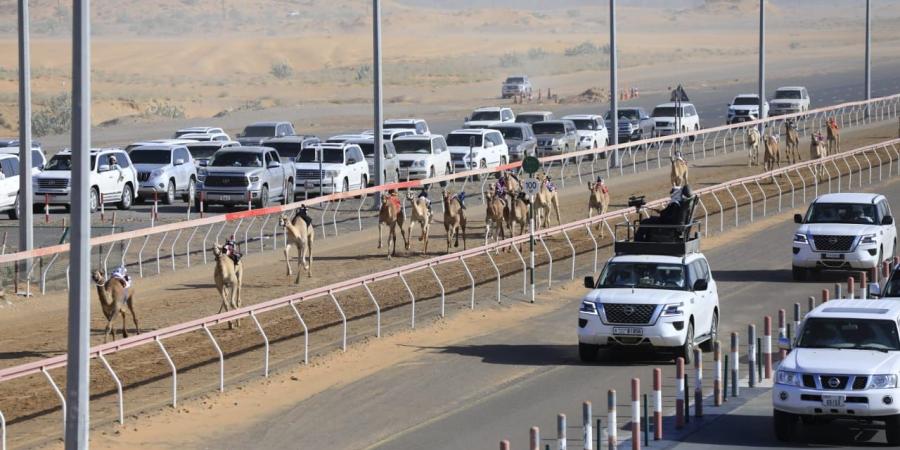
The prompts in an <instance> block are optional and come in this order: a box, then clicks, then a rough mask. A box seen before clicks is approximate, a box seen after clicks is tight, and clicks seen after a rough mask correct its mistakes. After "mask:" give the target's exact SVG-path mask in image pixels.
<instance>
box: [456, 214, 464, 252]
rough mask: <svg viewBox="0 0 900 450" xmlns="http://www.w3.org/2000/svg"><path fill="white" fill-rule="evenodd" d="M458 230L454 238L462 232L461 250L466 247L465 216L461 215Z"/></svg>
mask: <svg viewBox="0 0 900 450" xmlns="http://www.w3.org/2000/svg"><path fill="white" fill-rule="evenodd" d="M459 228H460V229H459V230H458V231H457V234H456V238H457V239H459V234H460V233H462V239H463V250H465V249H466V218H465V217H462V218H461V220H460V222H459Z"/></svg>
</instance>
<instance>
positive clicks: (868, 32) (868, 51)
mask: <svg viewBox="0 0 900 450" xmlns="http://www.w3.org/2000/svg"><path fill="white" fill-rule="evenodd" d="M869 3H870V0H866V101H869V100H871V99H872V53H871V47H872V35H871V25H872V14H871V12H872V10H871V8H870V5H869ZM868 117H869V105H868V104H866V118H868Z"/></svg>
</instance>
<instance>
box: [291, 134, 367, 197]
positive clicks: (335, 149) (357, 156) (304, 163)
mask: <svg viewBox="0 0 900 450" xmlns="http://www.w3.org/2000/svg"><path fill="white" fill-rule="evenodd" d="M320 157H321V164H320V160H319V159H320ZM320 167H321V172H319V168H320ZM294 168H295V169H296V171H297V174H296V176H295V177H294V180H295V183H296V184H297V186H296V188H295V189H294V192H295V193H298V194H299V193H301V192H308V193H311V194H312V193H316V194H333V193H335V192H347V191H351V190H353V189H362V188H365V187H366V185H367V184H368V183H369V163H367V162H366V158H365V156H363V153H362V150H361V149H360V148H359V145H356V144H346V143H337V144H335V143H332V144H328V143H325V144H316V145H315V146H312V147H306V148H304V149H302V150H300V153H299V154H297V158H296V159H294ZM320 179H321V180H322V184H323V185H324V186H320V185H319V180H320Z"/></svg>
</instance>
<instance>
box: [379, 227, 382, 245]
mask: <svg viewBox="0 0 900 450" xmlns="http://www.w3.org/2000/svg"><path fill="white" fill-rule="evenodd" d="M381 223H382V222H381V221H379V222H378V248H381Z"/></svg>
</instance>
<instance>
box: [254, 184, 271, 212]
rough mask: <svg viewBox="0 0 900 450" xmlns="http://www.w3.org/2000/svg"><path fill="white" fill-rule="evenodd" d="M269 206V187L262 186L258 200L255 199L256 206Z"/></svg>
mask: <svg viewBox="0 0 900 450" xmlns="http://www.w3.org/2000/svg"><path fill="white" fill-rule="evenodd" d="M266 206H269V187H268V186H263V187H262V190H260V191H259V200H257V201H256V207H257V208H265V207H266Z"/></svg>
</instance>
